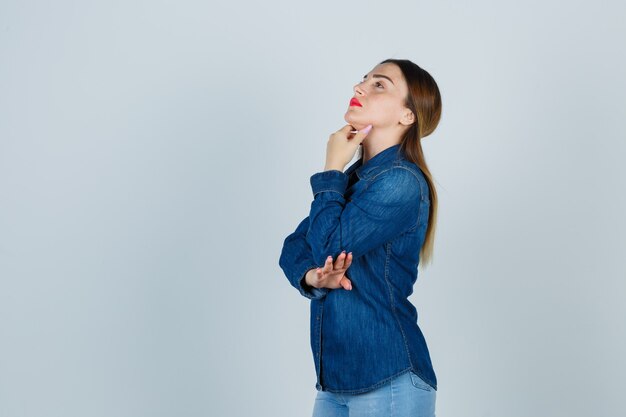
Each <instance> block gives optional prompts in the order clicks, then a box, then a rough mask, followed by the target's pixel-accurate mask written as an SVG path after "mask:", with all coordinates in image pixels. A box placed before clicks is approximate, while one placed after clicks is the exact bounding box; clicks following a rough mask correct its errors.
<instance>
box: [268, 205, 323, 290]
mask: <svg viewBox="0 0 626 417" xmlns="http://www.w3.org/2000/svg"><path fill="white" fill-rule="evenodd" d="M308 227H309V218H308V217H307V218H305V219H304V220H302V221H301V222H300V224H299V225H298V227H296V230H295V231H294V232H293V233H292V234H290V235H289V236H287V237H286V238H285V241H284V243H283V249H282V253H281V254H280V260H279V262H278V263H279V265H280V267H281V269H282V270H283V272H284V273H285V276H286V277H287V279H289V282H290V283H291V285H292V286H293V287H295V288H296V289H297V290H298V291H300V294H302V295H303V296H304V297H306V298H308V299H319V298H323V297H324V296H326V294H327V293H328V291H329V290H330V288H315V287H311V286H309V285H308V284H307V283H306V282H304V277H305V276H306V273H307V272H308V271H309V270H310V269H312V268H317V267H322V266H324V263H322V264H317V263H316V262H315V261H314V260H313V256H312V253H311V246H309V244H308V243H307V241H306V231H307V229H308Z"/></svg>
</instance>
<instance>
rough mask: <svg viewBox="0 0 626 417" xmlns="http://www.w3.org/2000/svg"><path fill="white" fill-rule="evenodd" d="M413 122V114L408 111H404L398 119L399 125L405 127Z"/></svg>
mask: <svg viewBox="0 0 626 417" xmlns="http://www.w3.org/2000/svg"><path fill="white" fill-rule="evenodd" d="M414 121H415V114H413V112H412V111H411V110H410V109H405V111H404V114H403V115H402V119H400V123H402V124H403V125H405V126H409V125H412V124H413V122H414Z"/></svg>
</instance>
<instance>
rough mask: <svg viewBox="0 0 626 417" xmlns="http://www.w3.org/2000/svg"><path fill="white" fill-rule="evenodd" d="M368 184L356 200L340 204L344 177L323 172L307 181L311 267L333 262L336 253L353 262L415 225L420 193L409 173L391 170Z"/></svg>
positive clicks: (336, 173)
mask: <svg viewBox="0 0 626 417" xmlns="http://www.w3.org/2000/svg"><path fill="white" fill-rule="evenodd" d="M368 181H370V183H369V184H368V186H367V188H366V189H365V190H364V191H363V192H362V193H361V194H359V196H358V197H355V198H352V200H350V201H346V199H345V197H344V194H345V191H346V187H347V184H348V176H347V175H346V174H345V173H343V172H341V171H338V170H329V171H322V172H318V173H315V174H313V175H312V176H311V188H312V190H313V202H312V203H311V210H310V213H309V225H308V230H307V233H306V240H307V242H308V243H309V245H310V246H311V251H312V253H313V261H314V262H317V263H323V262H324V260H325V259H326V257H327V256H329V255H330V256H332V257H333V259H336V257H337V256H339V254H340V253H341V251H342V250H345V251H346V252H352V259H353V260H354V259H357V258H359V257H360V256H363V255H364V254H366V253H367V252H368V251H370V250H371V249H374V248H376V247H378V246H381V245H383V244H384V243H386V242H388V241H390V240H392V239H393V238H395V237H397V236H399V235H400V234H402V233H404V232H405V231H407V230H409V229H411V228H412V227H413V226H415V225H416V224H417V221H418V215H419V207H420V201H421V192H420V189H421V188H420V184H419V180H418V179H417V178H416V177H415V175H414V174H413V173H412V172H411V171H409V170H407V169H405V168H402V167H393V168H389V169H387V170H385V171H383V172H381V173H379V174H378V175H376V177H374V178H373V179H371V180H368Z"/></svg>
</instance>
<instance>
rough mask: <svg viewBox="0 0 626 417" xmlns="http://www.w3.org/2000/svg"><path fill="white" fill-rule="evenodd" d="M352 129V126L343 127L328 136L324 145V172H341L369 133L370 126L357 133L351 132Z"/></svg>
mask: <svg viewBox="0 0 626 417" xmlns="http://www.w3.org/2000/svg"><path fill="white" fill-rule="evenodd" d="M353 128H354V127H353V126H352V125H345V126H344V127H342V128H341V129H339V130H338V131H336V132H335V133H333V134H332V135H330V138H329V139H328V143H327V145H326V166H325V167H324V171H328V170H332V169H336V170H338V171H343V169H344V168H345V166H346V165H348V163H349V162H350V161H351V160H352V158H354V155H355V154H356V151H357V150H358V149H359V145H361V142H363V139H365V137H366V136H367V134H368V133H369V132H370V131H371V129H372V125H368V126H367V127H366V128H365V129H363V130H359V131H358V132H357V133H352V132H351V130H352V129H353Z"/></svg>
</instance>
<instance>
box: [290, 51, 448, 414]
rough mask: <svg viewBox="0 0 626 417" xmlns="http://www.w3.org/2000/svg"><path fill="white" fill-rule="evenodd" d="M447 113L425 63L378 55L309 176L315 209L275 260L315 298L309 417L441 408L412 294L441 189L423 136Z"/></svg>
mask: <svg viewBox="0 0 626 417" xmlns="http://www.w3.org/2000/svg"><path fill="white" fill-rule="evenodd" d="M440 117H441V96H440V93H439V88H438V87H437V84H436V83H435V80H434V79H433V78H432V77H431V76H430V74H429V73H428V72H426V71H425V70H423V69H422V68H420V67H419V66H418V65H416V64H414V63H413V62H411V61H409V60H399V59H387V60H385V61H382V62H381V63H380V64H378V65H377V66H375V67H374V68H373V69H372V70H371V71H370V72H369V73H367V74H366V75H365V76H364V77H363V80H362V81H361V82H359V83H358V84H357V85H355V86H354V97H352V99H351V100H350V105H349V107H348V110H347V112H346V113H345V116H344V119H345V121H346V122H347V123H348V124H347V125H346V126H344V127H343V128H341V129H340V130H338V131H337V132H335V133H333V134H332V135H331V136H330V139H329V140H328V143H327V148H326V166H325V168H324V171H321V172H317V173H315V174H313V175H312V176H311V178H310V182H311V187H312V192H313V201H312V203H311V210H310V212H309V216H308V217H306V218H305V219H304V220H302V221H301V222H300V224H299V225H298V227H297V228H296V230H295V231H294V232H293V233H292V234H290V235H289V236H287V238H286V239H285V241H284V244H283V249H282V253H281V256H280V261H279V264H280V267H281V268H282V270H283V271H284V273H285V275H286V276H287V278H288V279H289V281H290V283H291V285H293V286H294V287H295V288H296V289H298V290H299V292H300V294H302V295H303V296H304V297H306V298H308V299H310V300H311V305H310V306H311V316H310V326H311V331H310V341H311V350H312V353H313V360H314V363H315V370H316V373H317V383H316V385H315V386H316V389H317V397H316V399H315V406H314V409H313V417H335V416H346V417H347V416H348V415H349V416H350V417H358V416H371V417H375V416H381V417H382V416H384V417H390V416H394V417H395V416H397V417H409V416H410V417H418V416H421V417H434V416H435V397H436V390H437V379H436V376H435V372H434V369H433V366H432V363H431V360H430V354H429V351H428V347H427V345H426V341H425V339H424V336H423V334H422V332H421V330H420V328H419V326H418V325H417V310H416V309H415V307H414V306H413V305H412V304H411V302H410V301H409V300H408V297H409V295H411V293H412V292H413V284H414V283H415V281H416V280H417V273H418V269H417V268H418V264H419V263H420V261H421V263H422V265H424V264H425V263H428V262H429V261H430V260H431V258H432V253H433V243H434V230H435V229H434V227H435V222H436V217H437V194H436V192H435V187H434V185H433V180H432V176H431V174H430V171H429V170H428V167H427V166H426V161H425V160H424V154H423V152H422V146H421V140H422V138H424V137H426V136H428V135H429V134H431V133H432V132H433V131H434V130H435V128H436V127H437V124H438V123H439V119H440ZM352 128H356V129H361V130H359V131H356V132H353V131H352ZM358 149H360V150H361V152H360V153H359V158H358V160H357V161H356V162H355V163H354V164H352V165H351V166H350V167H349V168H348V169H347V170H346V171H345V172H344V171H343V169H344V167H345V166H346V165H347V164H348V163H349V162H350V161H351V160H352V158H353V157H354V155H355V154H356V152H357V150H358Z"/></svg>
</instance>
